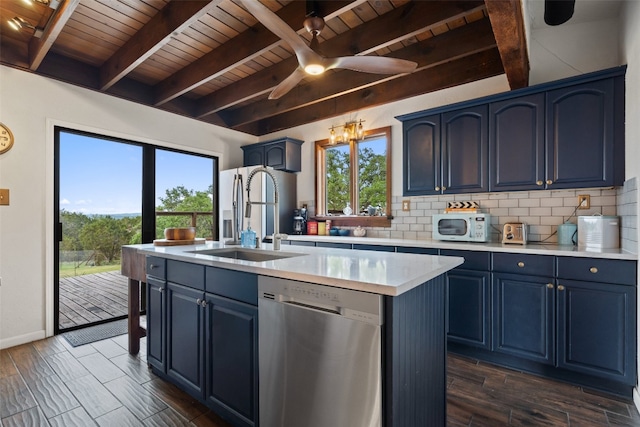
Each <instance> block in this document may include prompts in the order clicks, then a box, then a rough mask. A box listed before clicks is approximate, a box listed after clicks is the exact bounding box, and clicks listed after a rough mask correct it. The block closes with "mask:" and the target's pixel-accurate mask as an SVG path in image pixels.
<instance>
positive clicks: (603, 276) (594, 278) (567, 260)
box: [557, 256, 637, 285]
mask: <svg viewBox="0 0 640 427" xmlns="http://www.w3.org/2000/svg"><path fill="white" fill-rule="evenodd" d="M557 263H558V278H560V279H571V280H585V281H588V282H601V283H617V284H619V285H635V284H636V274H637V269H636V268H637V267H636V261H628V260H619V259H603V258H572V257H560V256H559V257H557Z"/></svg>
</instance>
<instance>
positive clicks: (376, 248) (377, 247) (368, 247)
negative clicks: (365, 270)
mask: <svg viewBox="0 0 640 427" xmlns="http://www.w3.org/2000/svg"><path fill="white" fill-rule="evenodd" d="M353 249H357V250H360V251H378V252H395V251H396V247H395V246H385V245H365V244H362V243H354V244H353Z"/></svg>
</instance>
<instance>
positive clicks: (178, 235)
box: [164, 227, 196, 240]
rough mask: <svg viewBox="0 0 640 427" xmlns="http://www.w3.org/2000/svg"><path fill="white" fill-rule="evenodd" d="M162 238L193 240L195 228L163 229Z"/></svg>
mask: <svg viewBox="0 0 640 427" xmlns="http://www.w3.org/2000/svg"><path fill="white" fill-rule="evenodd" d="M164 237H165V239H167V240H193V239H195V238H196V228H195V227H174V228H165V229H164Z"/></svg>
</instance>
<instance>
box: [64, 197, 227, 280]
mask: <svg viewBox="0 0 640 427" xmlns="http://www.w3.org/2000/svg"><path fill="white" fill-rule="evenodd" d="M212 195H213V186H209V188H208V189H207V191H193V190H188V189H186V188H184V187H183V186H178V187H175V188H172V189H169V190H167V191H166V197H161V198H160V201H161V202H162V204H161V205H160V206H158V207H157V210H159V211H160V210H161V211H165V212H194V211H195V212H213V202H212ZM60 222H61V223H62V241H61V242H60V250H61V251H71V252H76V253H78V254H79V253H80V251H90V252H92V255H91V256H86V255H83V256H82V259H78V260H76V261H74V262H73V265H74V267H73V268H74V269H76V270H77V269H78V268H79V266H80V265H81V264H87V263H90V264H96V265H100V264H104V263H108V264H112V263H114V262H116V261H117V260H118V259H119V258H120V251H121V247H122V246H123V245H132V244H139V243H142V218H141V217H140V216H137V217H124V218H114V217H111V216H108V215H107V216H102V215H96V216H88V215H84V214H82V213H78V212H68V211H66V210H64V209H63V210H61V211H60ZM190 225H191V216H190V215H182V216H158V217H157V218H156V236H157V238H162V237H164V229H165V228H168V227H188V226H190ZM197 225H198V227H197V234H196V235H197V236H198V237H209V236H213V231H214V224H213V213H212V214H210V215H198V217H197Z"/></svg>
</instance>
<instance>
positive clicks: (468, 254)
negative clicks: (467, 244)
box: [440, 249, 491, 271]
mask: <svg viewBox="0 0 640 427" xmlns="http://www.w3.org/2000/svg"><path fill="white" fill-rule="evenodd" d="M440 255H442V256H459V257H463V258H464V264H462V265H459V266H458V267H456V268H462V269H464V270H480V271H489V270H490V265H491V262H490V259H491V253H489V252H476V251H459V250H455V249H440Z"/></svg>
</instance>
